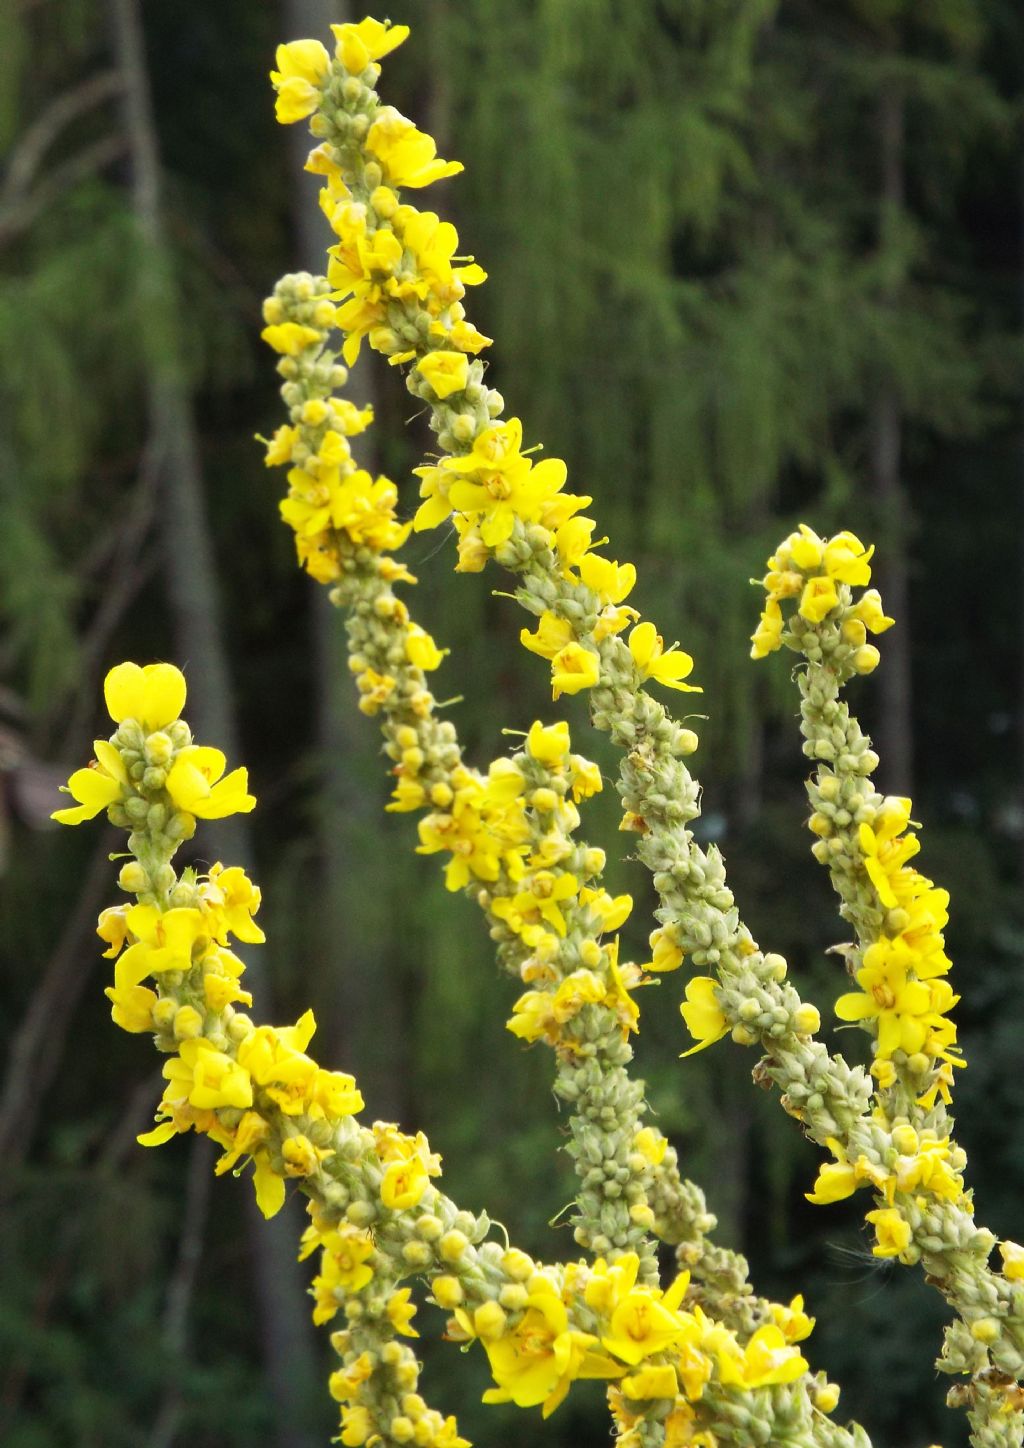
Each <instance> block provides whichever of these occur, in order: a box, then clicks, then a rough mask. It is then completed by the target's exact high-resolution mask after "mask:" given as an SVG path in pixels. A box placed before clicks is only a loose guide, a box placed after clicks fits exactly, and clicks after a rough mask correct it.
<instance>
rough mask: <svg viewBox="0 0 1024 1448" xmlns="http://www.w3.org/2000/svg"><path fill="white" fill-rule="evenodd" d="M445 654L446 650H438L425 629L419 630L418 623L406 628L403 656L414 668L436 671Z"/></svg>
mask: <svg viewBox="0 0 1024 1448" xmlns="http://www.w3.org/2000/svg"><path fill="white" fill-rule="evenodd" d="M447 652H448V650H447V649H439V648H438V646H437V644H436V643H435V642H434V640H433V639H432V638H431V637H430V635H429V634H428V633H427V631H426V629H424V628H420V626H419V624H418V623H411V624H410V625H409V627H408V628H407V630H406V634H405V656H406V658H407V659H408V660H409V662H410V664H412V665H413V667H414V668H417V669H424V670H428V671H429V670H430V669H436V668H437V667H438V666H439V665H440V663H441V661H442V659H443V658H444V656H445V654H446V653H447Z"/></svg>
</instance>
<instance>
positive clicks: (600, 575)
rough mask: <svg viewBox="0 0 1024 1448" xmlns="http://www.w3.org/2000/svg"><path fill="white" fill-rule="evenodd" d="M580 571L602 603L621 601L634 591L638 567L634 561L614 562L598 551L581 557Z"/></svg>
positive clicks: (585, 581) (582, 577)
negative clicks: (603, 556) (599, 554)
mask: <svg viewBox="0 0 1024 1448" xmlns="http://www.w3.org/2000/svg"><path fill="white" fill-rule="evenodd" d="M587 521H589V520H587ZM579 571H580V578H581V579H582V580H583V582H584V583H585V584H586V585H587V587H588V588H591V589H593V591H594V592H595V593H596V594H597V596H598V598H599V599H600V600H601V602H602V603H621V602H622V601H623V599H625V598H628V597H629V595H630V594H631V593H632V592H633V588H634V585H635V584H636V568H635V567H634V565H633V564H632V563H613V562H612V561H611V559H609V558H600V557H599V556H598V555H597V554H596V553H588V554H586V556H585V557H583V558H581V559H580V561H579Z"/></svg>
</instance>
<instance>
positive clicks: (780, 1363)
mask: <svg viewBox="0 0 1024 1448" xmlns="http://www.w3.org/2000/svg"><path fill="white" fill-rule="evenodd" d="M807 1367H808V1364H807V1359H806V1358H804V1357H801V1355H800V1353H799V1352H798V1350H797V1349H796V1348H795V1347H791V1346H790V1345H789V1344H788V1343H787V1342H786V1339H785V1336H784V1335H783V1332H782V1329H781V1328H780V1327H778V1326H777V1325H776V1324H775V1323H773V1322H772V1323H768V1324H766V1325H765V1326H764V1327H759V1328H758V1330H757V1331H756V1332H755V1333H754V1335H753V1337H752V1338H751V1339H750V1341H749V1342H748V1343H747V1345H746V1347H745V1349H744V1350H743V1356H742V1359H740V1360H737V1359H735V1358H734V1357H732V1356H731V1355H729V1354H727V1353H722V1354H720V1355H719V1371H720V1374H721V1378H722V1382H723V1383H726V1384H727V1385H728V1384H734V1385H736V1386H737V1387H743V1388H746V1389H748V1390H749V1389H751V1388H766V1387H769V1386H771V1385H774V1384H783V1383H793V1382H795V1381H796V1380H797V1378H799V1377H802V1376H803V1374H804V1373H805V1372H806V1371H807Z"/></svg>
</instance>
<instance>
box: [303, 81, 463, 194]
mask: <svg viewBox="0 0 1024 1448" xmlns="http://www.w3.org/2000/svg"><path fill="white" fill-rule="evenodd" d="M314 105H315V102H314ZM311 109H312V107H311ZM306 114H307V115H308V114H309V112H308V111H307V112H306ZM366 149H367V150H368V151H369V152H370V153H371V155H373V156H375V157H376V158H377V160H378V161H379V162H380V164H381V166H382V167H383V169H384V172H385V179H386V180H387V183H388V185H389V186H394V187H401V186H414V187H419V186H429V185H430V184H431V182H433V181H440V180H441V179H442V178H443V177H445V176H456V175H458V173H459V172H460V171H461V170H462V169H463V166H462V162H461V161H442V160H441V158H440V157H439V156H438V154H437V143H436V142H435V141H434V139H433V137H432V136H428V135H426V134H425V133H424V132H423V131H419V130H417V128H416V127H415V126H414V125H413V123H412V121H410V120H407V119H406V117H405V116H403V115H402V114H401V113H400V112H399V111H396V110H395V109H394V107H393V106H384V107H383V108H382V109H381V110H380V111H379V112H378V114H377V119H376V120H375V121H374V123H373V125H372V126H371V127H370V129H369V132H368V133H367V136H366Z"/></svg>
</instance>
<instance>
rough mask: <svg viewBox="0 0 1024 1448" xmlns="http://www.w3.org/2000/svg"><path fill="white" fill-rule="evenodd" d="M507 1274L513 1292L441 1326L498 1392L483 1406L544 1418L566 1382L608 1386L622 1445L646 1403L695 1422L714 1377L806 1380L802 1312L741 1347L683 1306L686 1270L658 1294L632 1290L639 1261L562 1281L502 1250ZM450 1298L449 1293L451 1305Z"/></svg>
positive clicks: (600, 1265)
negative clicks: (478, 1350) (473, 1352)
mask: <svg viewBox="0 0 1024 1448" xmlns="http://www.w3.org/2000/svg"><path fill="white" fill-rule="evenodd" d="M508 1267H509V1271H510V1274H511V1275H512V1276H513V1278H514V1286H512V1287H510V1288H506V1289H505V1291H504V1292H503V1293H502V1294H501V1299H500V1300H499V1301H498V1302H496V1303H490V1304H485V1305H484V1306H483V1307H479V1308H477V1310H476V1311H475V1312H474V1313H470V1312H468V1311H466V1309H465V1308H464V1307H462V1306H455V1307H454V1312H453V1319H452V1322H451V1323H450V1325H449V1335H450V1336H451V1337H453V1338H454V1339H455V1340H462V1341H472V1340H479V1341H480V1342H481V1343H482V1345H483V1347H484V1350H485V1352H486V1353H487V1357H488V1359H489V1361H490V1365H491V1373H492V1375H493V1377H494V1380H495V1382H496V1383H497V1385H498V1386H497V1387H496V1388H492V1389H490V1390H489V1391H488V1392H487V1393H486V1394H485V1400H486V1401H487V1402H495V1403H500V1402H514V1403H516V1404H517V1405H518V1406H519V1407H522V1408H528V1407H534V1406H536V1405H540V1406H541V1408H542V1412H543V1416H544V1417H547V1416H548V1415H549V1414H550V1413H552V1412H553V1411H554V1410H555V1408H557V1407H558V1405H559V1404H560V1403H561V1402H562V1400H563V1399H564V1398H565V1395H566V1393H567V1392H568V1390H569V1384H570V1383H571V1382H572V1381H574V1380H575V1379H577V1378H604V1379H610V1380H613V1381H614V1383H615V1386H614V1389H613V1393H612V1404H613V1410H614V1412H615V1416H616V1418H617V1420H618V1422H619V1425H620V1428H621V1429H622V1430H623V1431H622V1433H621V1434H620V1438H619V1441H620V1442H622V1443H626V1444H629V1443H633V1444H638V1443H639V1442H640V1441H641V1439H640V1437H639V1436H638V1434H637V1433H636V1432H635V1431H633V1430H635V1429H636V1427H637V1425H638V1424H640V1423H642V1422H643V1421H644V1418H645V1409H647V1408H649V1407H650V1406H651V1405H652V1404H654V1403H663V1404H664V1407H663V1408H661V1414H662V1418H664V1417H666V1416H669V1417H670V1416H672V1415H674V1414H677V1415H679V1417H680V1421H683V1420H685V1421H686V1422H688V1423H691V1424H693V1423H694V1422H695V1416H696V1415H695V1413H694V1405H695V1404H698V1403H699V1402H700V1400H701V1399H702V1398H703V1396H704V1392H705V1388H706V1387H707V1385H708V1384H709V1383H711V1381H712V1379H714V1380H715V1382H716V1383H718V1384H721V1385H723V1386H726V1387H730V1388H737V1389H741V1390H744V1391H746V1392H750V1391H752V1390H754V1389H756V1388H762V1387H770V1386H773V1385H781V1384H787V1383H792V1382H795V1381H796V1380H797V1379H798V1378H801V1377H803V1376H804V1374H805V1373H806V1372H807V1362H806V1360H805V1359H804V1358H803V1357H802V1356H801V1355H800V1352H799V1350H798V1349H797V1348H796V1347H795V1346H794V1344H795V1343H796V1342H798V1341H799V1340H801V1339H802V1338H804V1337H806V1336H807V1335H808V1334H809V1333H810V1331H811V1329H812V1327H813V1325H814V1324H813V1321H812V1320H811V1319H810V1318H808V1317H807V1316H806V1315H805V1314H803V1313H802V1312H801V1311H793V1310H791V1309H787V1308H783V1307H781V1306H777V1307H776V1308H775V1311H776V1314H777V1320H776V1321H773V1322H771V1323H768V1324H765V1325H764V1326H763V1327H761V1328H759V1329H758V1330H757V1331H756V1332H755V1333H754V1334H753V1335H752V1336H751V1337H750V1338H749V1340H748V1341H747V1342H746V1343H745V1344H741V1343H740V1342H739V1341H738V1340H737V1338H736V1335H735V1334H734V1333H732V1332H731V1331H729V1329H727V1328H725V1327H723V1326H722V1325H721V1324H719V1323H715V1322H713V1321H711V1320H710V1319H709V1318H707V1317H706V1316H705V1314H704V1313H703V1312H702V1311H701V1309H700V1308H699V1307H695V1308H694V1309H693V1310H692V1311H687V1310H686V1309H684V1307H683V1300H684V1297H685V1295H686V1292H687V1288H688V1287H689V1273H687V1272H682V1273H680V1274H679V1275H678V1276H677V1277H676V1279H675V1281H674V1282H673V1283H672V1285H671V1286H670V1287H668V1288H667V1289H665V1290H662V1289H661V1288H660V1287H651V1286H645V1285H643V1284H642V1283H641V1282H639V1281H638V1272H639V1267H640V1262H639V1258H638V1257H637V1256H636V1255H635V1254H633V1253H626V1254H624V1255H623V1256H621V1257H619V1258H618V1259H617V1261H616V1262H615V1263H614V1264H609V1263H608V1262H606V1261H605V1260H604V1259H603V1258H599V1259H598V1260H597V1261H596V1262H595V1263H594V1264H593V1266H592V1267H591V1268H584V1267H583V1266H582V1265H577V1264H573V1265H570V1266H569V1267H567V1268H565V1269H564V1272H563V1273H562V1274H561V1280H560V1281H559V1280H558V1279H557V1278H556V1277H554V1276H553V1274H550V1273H546V1272H543V1271H538V1270H537V1269H536V1267H535V1265H534V1263H533V1262H532V1261H531V1260H530V1258H528V1257H527V1256H526V1255H525V1254H524V1253H518V1252H517V1253H510V1254H509V1258H508ZM439 1285H440V1284H439V1283H437V1282H435V1284H434V1292H435V1297H437V1298H438V1300H440V1299H441V1298H442V1297H444V1296H445V1295H446V1293H445V1292H444V1291H439ZM458 1295H459V1294H458V1293H457V1292H455V1293H451V1294H450V1295H449V1297H448V1300H449V1301H452V1302H454V1300H455V1299H457V1297H458ZM574 1306H575V1308H576V1311H575V1312H574V1313H573V1314H572V1316H570V1309H571V1308H573V1307H574ZM512 1308H518V1309H519V1311H517V1312H512V1311H510V1310H509V1309H512ZM588 1313H589V1314H592V1315H593V1320H592V1321H590V1322H589V1324H588V1325H590V1326H591V1327H592V1329H593V1330H591V1331H586V1330H581V1329H580V1328H579V1327H574V1326H573V1325H572V1322H573V1319H575V1320H576V1321H577V1322H582V1323H588ZM780 1324H782V1325H780ZM665 1409H667V1414H666V1413H665V1411H664V1410H665ZM706 1441H711V1439H710V1435H709V1438H708V1439H707V1440H706Z"/></svg>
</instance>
